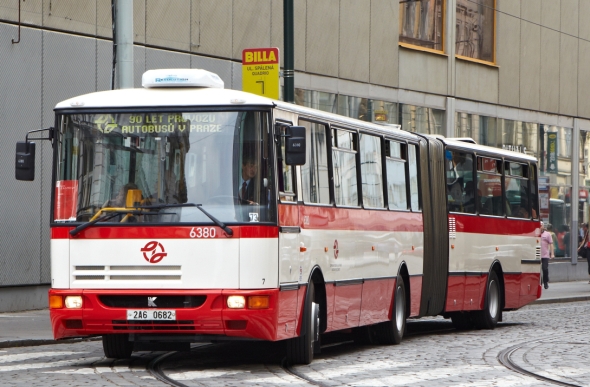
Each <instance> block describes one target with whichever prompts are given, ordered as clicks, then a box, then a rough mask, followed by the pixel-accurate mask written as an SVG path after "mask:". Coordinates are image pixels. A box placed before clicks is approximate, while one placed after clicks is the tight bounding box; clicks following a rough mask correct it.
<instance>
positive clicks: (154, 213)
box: [70, 209, 158, 236]
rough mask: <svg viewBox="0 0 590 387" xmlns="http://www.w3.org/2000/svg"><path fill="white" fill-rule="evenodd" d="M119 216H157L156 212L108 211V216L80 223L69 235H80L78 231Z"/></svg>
mask: <svg viewBox="0 0 590 387" xmlns="http://www.w3.org/2000/svg"><path fill="white" fill-rule="evenodd" d="M121 214H132V215H158V213H157V212H145V211H137V210H131V209H129V210H114V211H108V215H105V216H99V217H98V218H96V219H94V220H91V221H88V222H86V223H82V224H81V225H79V226H78V227H76V228H75V229H73V230H71V231H70V235H71V236H76V235H78V234H79V233H80V231H82V230H85V229H87V228H88V227H90V226H92V225H93V224H95V223H98V222H101V221H104V220H109V219H111V218H114V217H115V216H117V215H121Z"/></svg>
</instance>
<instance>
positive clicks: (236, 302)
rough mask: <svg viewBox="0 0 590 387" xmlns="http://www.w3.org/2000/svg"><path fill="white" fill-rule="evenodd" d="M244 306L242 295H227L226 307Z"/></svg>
mask: <svg viewBox="0 0 590 387" xmlns="http://www.w3.org/2000/svg"><path fill="white" fill-rule="evenodd" d="M244 306H246V299H245V298H244V296H229V297H228V298H227V307H228V308H230V309H243V308H244Z"/></svg>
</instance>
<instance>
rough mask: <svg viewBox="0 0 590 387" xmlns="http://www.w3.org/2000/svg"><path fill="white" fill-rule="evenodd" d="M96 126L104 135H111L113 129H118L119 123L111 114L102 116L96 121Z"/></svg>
mask: <svg viewBox="0 0 590 387" xmlns="http://www.w3.org/2000/svg"><path fill="white" fill-rule="evenodd" d="M94 123H95V124H96V129H98V130H100V131H101V132H103V133H110V132H112V131H113V129H117V123H116V122H115V119H114V118H113V116H111V115H110V114H101V115H99V116H98V117H96V119H95V120H94Z"/></svg>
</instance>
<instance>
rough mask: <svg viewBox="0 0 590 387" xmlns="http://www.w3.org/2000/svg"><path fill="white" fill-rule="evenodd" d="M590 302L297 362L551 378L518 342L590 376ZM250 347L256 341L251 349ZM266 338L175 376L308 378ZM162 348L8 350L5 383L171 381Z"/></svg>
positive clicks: (366, 370)
mask: <svg viewBox="0 0 590 387" xmlns="http://www.w3.org/2000/svg"><path fill="white" fill-rule="evenodd" d="M589 316H590V302H587V301H585V302H575V303H567V304H542V305H531V306H528V307H525V308H523V309H522V310H519V311H515V312H509V313H504V322H502V323H500V324H499V326H498V328H496V329H495V330H493V331H486V330H474V331H457V330H454V329H452V325H451V324H450V322H449V321H447V320H443V319H441V318H428V319H422V320H418V321H411V322H410V323H409V324H408V326H409V331H410V334H409V335H408V336H407V337H406V338H404V341H403V342H402V343H401V344H400V345H397V346H365V347H362V346H356V345H352V344H343V345H337V346H333V347H329V348H325V349H323V350H322V354H321V355H319V356H318V357H317V358H316V359H315V360H314V362H313V363H312V364H311V365H309V366H297V367H294V368H293V371H294V372H295V373H296V374H297V375H302V376H303V377H305V378H306V379H311V380H313V381H315V383H316V384H318V385H324V386H552V385H554V384H552V383H550V382H548V381H542V380H539V379H535V378H533V377H531V376H527V375H524V374H521V373H517V372H515V371H512V370H509V369H508V368H506V367H504V366H503V365H502V364H501V363H500V362H499V360H498V356H499V354H500V353H501V352H502V351H505V350H507V349H509V348H512V349H513V351H512V353H511V360H512V361H513V362H514V363H515V364H516V365H518V366H520V367H521V368H523V369H525V370H527V371H529V372H533V373H536V374H540V375H542V376H545V377H548V378H551V379H556V380H560V381H562V382H566V383H570V384H572V385H580V386H587V385H590V367H588V364H589V361H590V345H589V344H590V337H589V336H588V331H589V330H590V321H588V320H589V319H588V317H589ZM244 348H249V349H248V350H249V351H251V352H248V350H244ZM273 348H276V347H268V345H260V346H252V345H244V344H242V345H241V347H240V346H238V347H235V346H232V345H224V346H219V347H215V348H212V349H209V350H207V351H206V350H204V349H200V350H198V351H196V352H194V353H192V354H183V355H182V357H179V356H175V357H170V358H169V359H170V360H169V362H168V363H166V364H164V365H163V369H164V371H165V373H166V374H167V376H168V377H171V378H173V379H175V380H177V381H179V382H181V383H183V384H185V385H189V386H193V385H195V386H196V385H199V386H258V385H264V386H269V385H272V386H309V385H312V384H310V383H309V382H307V381H305V380H303V379H301V378H299V377H297V376H295V375H293V374H291V373H289V372H287V370H285V369H284V368H282V367H281V363H280V359H279V357H278V356H277V355H276V353H274V352H273V351H274V349H273ZM156 355H157V354H155V353H150V352H140V353H138V354H136V355H134V357H133V358H132V359H131V360H128V361H125V360H119V361H113V360H110V359H105V358H104V357H103V353H102V344H101V342H100V341H83V342H77V343H68V344H56V345H46V346H34V347H20V348H7V349H4V350H0V385H2V386H25V385H26V386H30V385H34V386H42V387H44V386H164V385H166V384H165V383H163V382H160V381H158V380H157V379H155V378H154V377H153V376H152V375H151V374H150V373H149V372H148V371H147V370H146V366H147V364H148V362H149V361H150V360H152V359H153V358H154V357H155V356H156Z"/></svg>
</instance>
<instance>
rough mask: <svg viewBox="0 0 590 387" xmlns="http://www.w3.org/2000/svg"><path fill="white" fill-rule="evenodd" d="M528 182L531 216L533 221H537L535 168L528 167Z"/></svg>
mask: <svg viewBox="0 0 590 387" xmlns="http://www.w3.org/2000/svg"><path fill="white" fill-rule="evenodd" d="M529 180H530V191H531V215H532V217H533V219H539V191H538V189H539V187H538V182H537V166H536V165H533V164H531V165H529Z"/></svg>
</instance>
